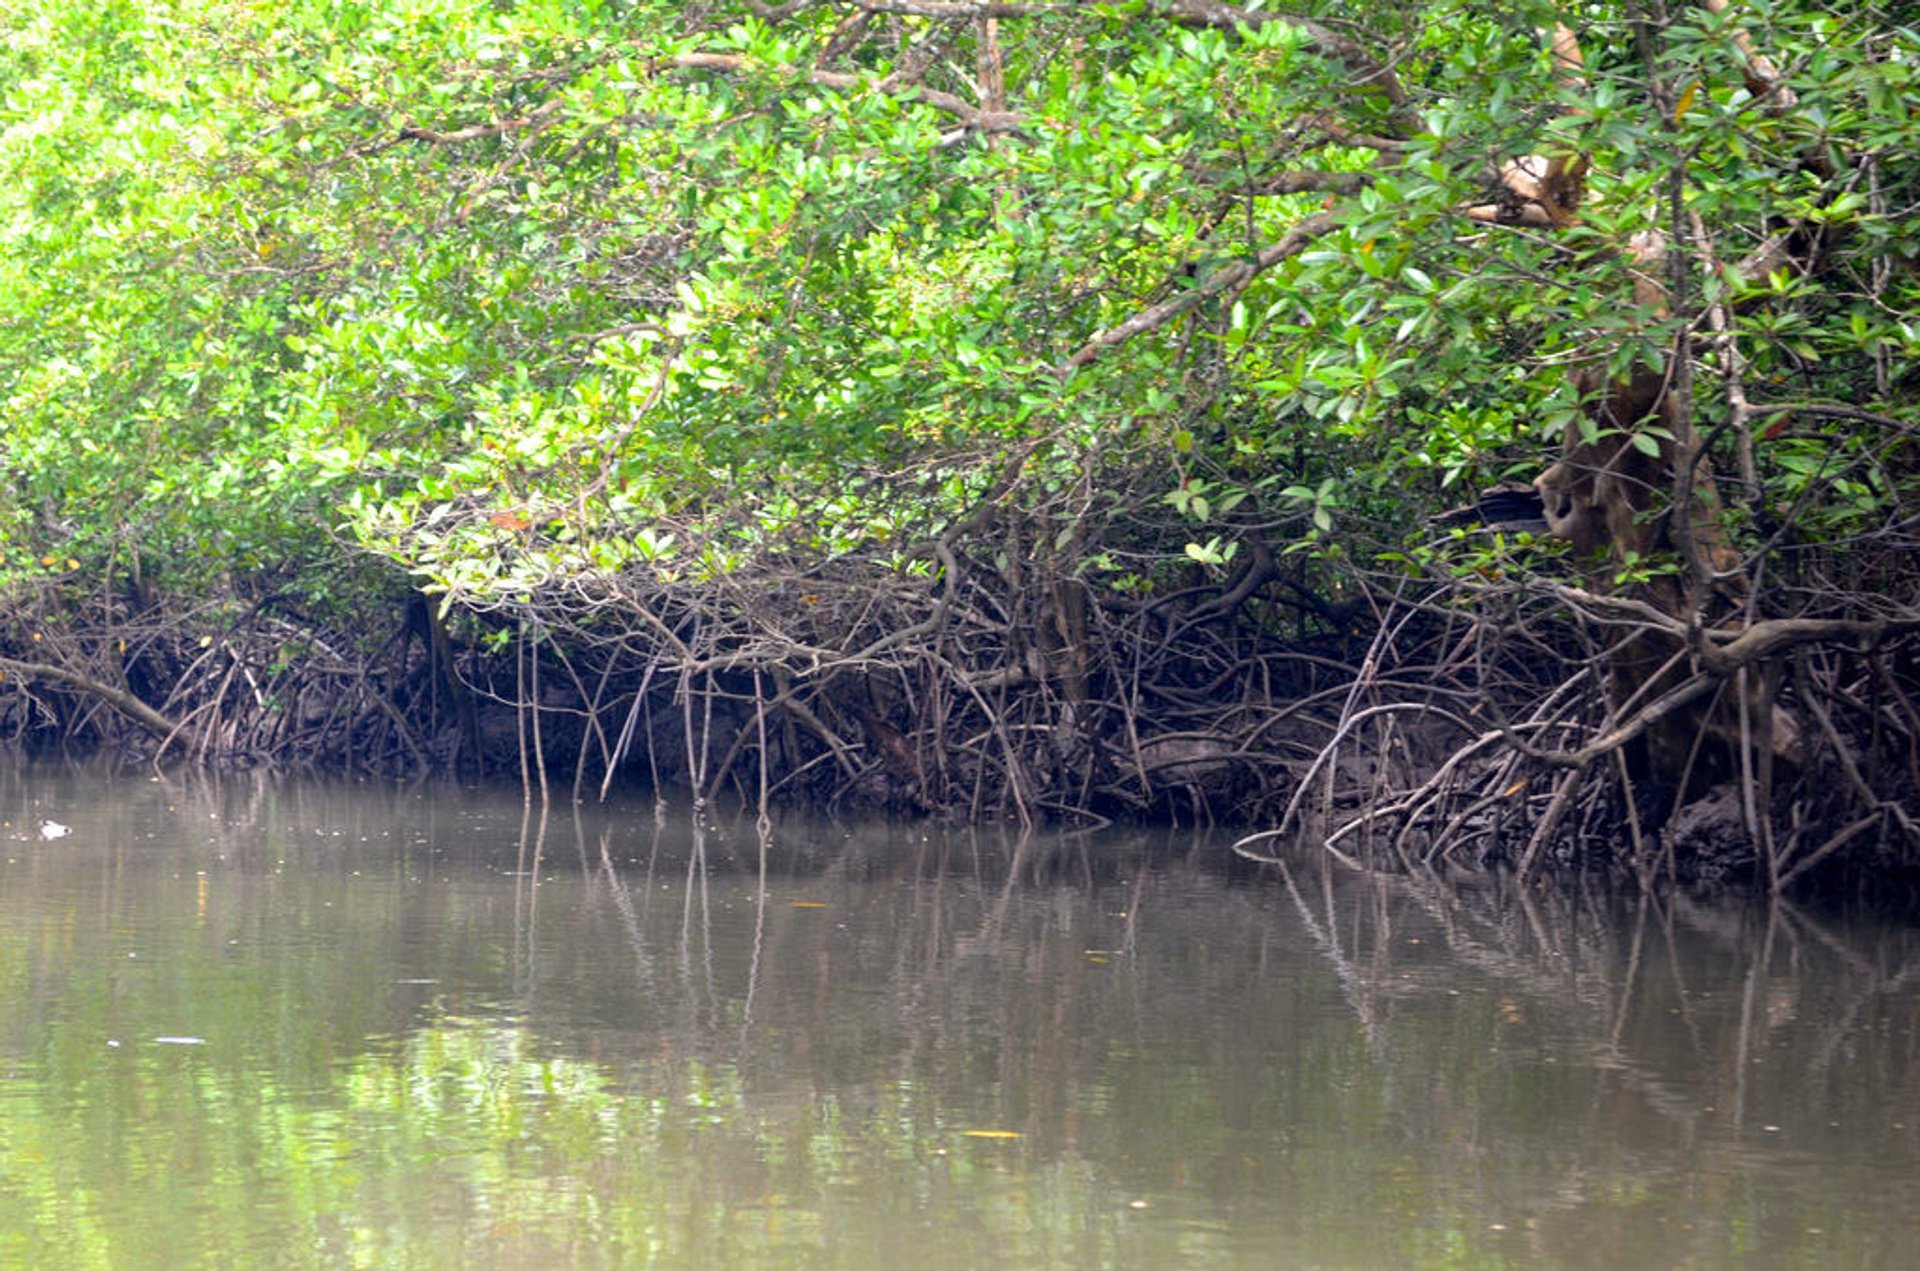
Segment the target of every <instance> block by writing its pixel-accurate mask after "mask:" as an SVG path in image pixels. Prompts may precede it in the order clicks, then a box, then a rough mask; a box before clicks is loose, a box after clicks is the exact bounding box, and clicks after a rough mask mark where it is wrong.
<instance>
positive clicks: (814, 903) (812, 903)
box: [793, 900, 827, 909]
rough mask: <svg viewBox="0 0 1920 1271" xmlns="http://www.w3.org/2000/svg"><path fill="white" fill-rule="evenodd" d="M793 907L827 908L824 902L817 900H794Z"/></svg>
mask: <svg viewBox="0 0 1920 1271" xmlns="http://www.w3.org/2000/svg"><path fill="white" fill-rule="evenodd" d="M793 907H794V908H795V909H825V908H826V907H827V906H826V904H825V903H824V902H822V901H818V900H796V901H794V902H793Z"/></svg>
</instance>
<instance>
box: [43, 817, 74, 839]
mask: <svg viewBox="0 0 1920 1271" xmlns="http://www.w3.org/2000/svg"><path fill="white" fill-rule="evenodd" d="M71 833H73V827H72V826H71V825H62V824H60V822H58V821H42V822H40V837H41V838H43V839H63V838H65V837H67V835H69V834H71Z"/></svg>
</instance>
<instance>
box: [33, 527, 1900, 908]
mask: <svg viewBox="0 0 1920 1271" xmlns="http://www.w3.org/2000/svg"><path fill="white" fill-rule="evenodd" d="M951 564H953V565H954V566H956V567H955V568H951V569H947V570H943V571H941V572H940V573H939V574H938V576H936V577H935V578H933V579H931V580H928V579H922V578H911V577H903V576H900V575H898V574H889V573H884V572H881V571H875V570H873V569H871V568H861V567H858V566H856V565H853V564H842V565H841V566H839V567H838V568H837V569H827V568H822V569H816V570H814V571H812V572H811V573H809V574H808V575H806V576H804V577H795V576H792V575H768V576H764V577H761V578H758V579H750V580H749V579H732V580H729V581H727V582H726V583H725V584H713V585H707V586H703V587H699V588H694V587H677V588H676V587H666V586H662V585H659V584H657V583H653V582H646V581H641V580H613V581H610V582H608V583H606V584H605V585H604V587H603V588H602V590H600V591H599V592H598V593H597V594H595V595H593V596H590V597H585V598H582V597H580V596H578V595H577V594H575V595H572V596H569V597H567V598H565V603H564V604H563V603H560V602H559V601H556V600H552V599H541V598H536V600H535V602H534V603H530V604H528V605H526V606H522V607H517V608H514V609H494V610H490V611H472V610H455V611H453V612H452V613H450V614H448V615H446V616H445V617H444V619H443V618H442V616H441V615H440V613H439V612H438V609H437V607H436V606H435V605H433V604H431V603H430V602H429V601H428V600H427V599H426V598H424V597H421V596H419V595H417V594H415V595H411V596H409V595H406V594H404V593H402V594H396V595H395V596H394V597H393V602H392V604H391V606H390V607H389V608H387V609H386V610H385V621H384V623H382V624H380V626H379V627H375V628H373V629H365V628H361V629H355V628H350V627H347V626H344V625H339V624H329V623H326V622H322V621H319V620H317V619H315V618H314V617H312V616H311V615H310V614H304V613H302V612H301V611H300V610H299V609H298V608H297V607H296V606H294V605H292V604H289V603H285V602H283V601H280V600H276V599H268V600H264V601H259V602H255V603H251V604H248V605H245V606H232V607H229V608H227V609H226V610H224V611H220V612H213V611H207V610H200V611H190V610H180V611H177V612H176V611H169V610H167V609H166V608H165V607H164V606H161V605H159V604H151V605H149V606H148V607H146V608H144V609H138V610H136V609H135V608H133V607H132V606H131V605H130V604H129V603H127V602H123V601H111V602H103V601H101V600H98V599H94V600H91V601H89V602H87V603H84V604H66V605H58V606H56V605H52V604H42V605H40V606H38V607H34V608H17V609H16V610H15V612H14V614H13V617H12V621H11V623H10V624H9V626H8V629H7V634H6V638H5V640H4V644H0V675H4V678H0V729H4V736H5V737H6V738H7V739H9V740H10V741H11V742H12V743H13V744H14V745H16V746H18V747H20V748H22V749H25V750H28V751H33V752H37V753H51V752H74V751H82V750H107V751H111V752H115V753H119V754H124V755H128V756H133V757H138V758H142V759H153V760H157V761H159V762H162V763H195V764H209V765H243V766H261V767H270V768H275V769H281V770H287V771H302V772H352V773H360V774H377V775H380V776H385V777H410V776H419V775H429V774H446V775H456V776H459V777H461V778H464V779H486V780H502V781H512V782H525V783H526V784H527V785H528V786H529V787H530V788H532V789H535V790H537V791H540V792H542V793H544V794H545V795H546V797H549V798H588V799H591V798H597V797H599V796H600V795H601V794H603V793H604V792H605V791H606V790H608V789H610V788H612V787H614V786H617V785H619V786H647V787H653V788H657V789H660V790H662V791H673V792H678V794H677V797H697V798H700V799H708V800H711V799H719V798H723V797H725V798H729V799H739V800H743V801H745V802H746V803H748V804H749V805H755V804H758V803H760V802H762V801H765V802H767V803H769V804H779V805H790V806H805V807H811V808H817V809H823V810H827V811H833V812H843V813H852V812H871V811H877V812H884V813H889V814H895V815H908V816H928V817H938V818H943V819H948V820H955V821H983V820H990V819H992V820H999V819H1004V820H1010V821H1015V822H1022V823H1029V824H1031V823H1041V822H1055V823H1059V822H1065V823H1099V822H1103V821H1116V820H1134V821H1171V822H1175V823H1210V824H1216V825H1224V826H1235V827H1245V828H1246V829H1247V830H1248V831H1249V832H1250V835H1251V836H1250V837H1249V839H1248V840H1247V841H1246V842H1245V844H1244V846H1243V850H1244V851H1246V852H1247V853H1248V854H1250V855H1253V856H1258V855H1260V854H1262V853H1263V852H1264V851H1265V850H1266V847H1265V844H1266V843H1267V842H1270V841H1275V840H1283V839H1292V838H1296V837H1307V838H1310V839H1313V840H1316V841H1320V842H1324V843H1325V844H1326V845H1327V848H1328V850H1330V851H1332V852H1335V853H1338V854H1340V855H1341V856H1343V857H1345V858H1347V859H1350V860H1352V861H1354V862H1356V863H1368V864H1381V863H1384V864H1389V865H1393V866H1396V867H1419V866H1423V865H1428V864H1433V863H1435V862H1442V861H1444V862H1451V863H1460V864H1474V865H1481V864H1488V863H1500V862H1504V863H1506V864H1509V865H1511V866H1513V867H1515V868H1516V869H1518V870H1520V871H1521V872H1522V873H1529V872H1532V871H1535V870H1539V869H1542V868H1545V867H1549V866H1580V867H1590V866H1596V865H1597V866H1601V867H1604V868H1608V869H1615V870H1619V871H1622V872H1624V873H1627V874H1630V875H1632V876H1634V877H1637V878H1639V879H1642V880H1644V881H1648V882H1656V881H1660V880H1674V881H1688V880H1708V881H1720V882H1725V883H1730V884H1735V885H1756V886H1761V887H1769V886H1771V887H1776V888H1779V889H1781V890H1793V889H1796V888H1801V887H1805V886H1808V885H1811V884H1815V883H1821V884H1826V883H1830V882H1831V881H1832V880H1833V879H1834V878H1836V877H1845V878H1855V879H1859V878H1872V877H1875V876H1877V875H1879V874H1882V873H1884V872H1885V871H1888V870H1892V869H1905V868H1907V867H1909V866H1910V864H1911V863H1912V862H1913V861H1914V860H1915V859H1916V857H1915V849H1914V835H1913V825H1912V809H1913V808H1914V807H1915V795H1916V790H1920V746H1917V745H1916V739H1917V738H1920V715H1917V714H1916V711H1915V709H1914V703H1915V702H1920V639H1916V638H1915V637H1914V636H1913V635H1911V634H1907V633H1893V634H1890V635H1889V636H1888V637H1887V638H1885V639H1883V640H1881V641H1879V642H1878V643H1876V644H1875V645H1874V646H1873V647H1872V648H1871V649H1869V650H1867V651H1864V652H1863V651H1860V650H1859V649H1847V648H1839V649H1827V648H1812V647H1803V648H1800V649H1798V650H1797V651H1796V653H1795V656H1794V658H1793V660H1792V662H1791V663H1790V665H1788V666H1787V667H1786V673H1785V674H1783V675H1780V676H1778V677H1777V678H1776V681H1775V683H1774V687H1773V692H1774V695H1775V696H1774V700H1775V702H1776V703H1777V707H1778V710H1779V711H1780V712H1783V714H1784V717H1785V718H1786V719H1787V720H1788V721H1790V726H1791V728H1792V729H1793V745H1792V747H1791V748H1790V749H1778V750H1776V751H1769V752H1766V753H1764V754H1760V755H1759V757H1758V758H1756V754H1758V752H1757V749H1756V747H1754V746H1753V745H1752V744H1751V741H1752V739H1751V738H1750V737H1749V738H1747V739H1746V741H1747V743H1748V744H1746V745H1745V746H1744V747H1743V746H1742V744H1741V740H1742V739H1741V738H1739V737H1737V736H1736V737H1730V736H1728V735H1727V733H1726V731H1725V729H1724V728H1720V729H1718V730H1717V731H1716V726H1714V725H1712V724H1711V723H1709V722H1702V723H1701V724H1700V726H1699V731H1698V733H1697V735H1696V737H1695V739H1694V741H1693V744H1692V745H1691V747H1690V750H1689V752H1688V754H1687V755H1686V759H1685V763H1684V765H1683V766H1681V767H1679V768H1675V767H1673V766H1672V760H1671V759H1670V757H1669V756H1667V755H1665V754H1663V753H1662V752H1660V751H1656V750H1655V749H1654V748H1652V747H1649V746H1648V745H1646V744H1645V738H1644V737H1643V736H1640V735H1637V734H1632V735H1624V736H1615V735H1614V734H1613V733H1610V732H1609V727H1610V725H1611V723H1612V721H1613V720H1614V718H1615V716H1614V714H1613V713H1612V709H1613V708H1612V705H1611V704H1610V700H1609V693H1608V685H1607V682H1606V672H1605V668H1606V667H1607V665H1608V658H1609V655H1610V652H1611V651H1613V650H1614V649H1615V648H1616V647H1617V642H1618V635H1617V632H1615V631H1613V630H1612V629H1610V628H1609V627H1608V626H1607V625H1606V624H1604V623H1601V622H1596V621H1592V620H1591V615H1588V614H1583V613H1580V612H1578V611H1575V610H1572V609H1570V608H1569V607H1568V605H1567V603H1566V599H1565V596H1564V595H1562V594H1560V593H1559V592H1556V591H1555V590H1553V589H1550V588H1534V589H1531V590H1530V589H1527V588H1523V587H1517V586H1511V587H1505V588H1498V589H1496V588H1490V587H1482V588H1479V589H1477V590H1475V591H1472V592H1468V591H1466V590H1463V589H1462V588H1461V587H1459V586H1457V585H1456V586H1438V585H1435V586H1423V587H1419V588H1414V587H1410V586H1407V585H1405V584H1400V585H1398V586H1397V587H1396V588H1395V589H1394V590H1393V591H1391V592H1389V591H1386V590H1384V589H1380V588H1368V587H1365V586H1363V585H1357V584H1356V585H1351V586H1348V587H1346V588H1345V589H1343V590H1342V591H1340V592H1339V593H1337V594H1323V593H1322V592H1321V591H1317V590H1315V589H1313V588H1311V587H1309V586H1308V585H1307V584H1306V583H1304V582H1303V581H1302V580H1300V579H1299V578H1297V577H1289V576H1288V575H1286V574H1284V573H1281V572H1280V571H1279V570H1278V569H1277V568H1276V567H1275V566H1274V564H1273V562H1272V561H1271V560H1270V559H1269V560H1267V561H1264V562H1261V561H1255V562H1252V563H1250V564H1248V565H1246V566H1243V568H1241V569H1240V570H1238V571H1236V572H1235V573H1233V574H1230V575H1228V576H1225V577H1222V578H1219V579H1216V580H1212V581H1206V580H1201V581H1199V582H1197V583H1196V585H1194V586H1192V587H1189V588H1185V589H1181V590H1178V591H1173V592H1170V593H1168V594H1167V595H1165V596H1163V597H1160V598H1157V599H1146V600H1133V599H1128V598H1125V597H1119V596H1113V595H1102V594H1098V593H1096V592H1095V591H1094V590H1093V589H1091V588H1088V587H1086V586H1084V585H1081V584H1079V583H1078V582H1077V581H1075V580H1072V579H1062V578H1057V577H1056V578H1050V579H1043V580H1037V581H1038V583H1039V584H1040V585H1034V583H1035V581H1036V580H1028V581H1027V583H1026V584H1025V585H1016V584H1017V583H1019V580H1016V579H1009V578H1008V577H1006V575H1005V573H1004V572H1000V571H989V570H985V569H969V568H966V567H965V566H962V565H960V563H959V561H958V560H957V559H956V560H953V561H951ZM1563 590H1564V589H1563ZM1727 682H1728V683H1729V684H1730V683H1731V682H1732V677H1727ZM1702 683H1704V684H1705V691H1708V692H1711V691H1713V690H1714V688H1715V686H1714V685H1713V684H1712V683H1711V682H1710V680H1703V681H1702ZM1698 696H1699V693H1697V692H1696V695H1695V697H1696V698H1697V697H1698ZM1688 700H1695V699H1688ZM1701 718H1702V720H1703V721H1705V720H1706V716H1704V715H1703V716H1701ZM1618 731H1619V730H1615V732H1618Z"/></svg>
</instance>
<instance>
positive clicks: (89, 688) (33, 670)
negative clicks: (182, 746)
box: [0, 658, 174, 737]
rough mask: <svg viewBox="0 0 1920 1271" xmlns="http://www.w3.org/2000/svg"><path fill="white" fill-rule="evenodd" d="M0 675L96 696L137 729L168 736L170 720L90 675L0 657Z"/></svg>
mask: <svg viewBox="0 0 1920 1271" xmlns="http://www.w3.org/2000/svg"><path fill="white" fill-rule="evenodd" d="M0 674H6V675H13V676H17V677H18V678H20V679H22V680H29V681H31V680H50V681H52V682H53V683H55V684H60V685H64V686H65V687H67V688H71V689H78V690H79V691H80V692H82V693H85V694H87V695H88V696H89V697H97V698H99V699H100V700H101V701H103V702H105V703H106V704H107V705H109V706H111V707H113V708H114V709H115V710H117V711H119V712H120V713H121V714H122V715H125V716H126V717H127V718H128V719H130V720H132V721H133V722H134V723H136V724H138V725H140V727H142V728H144V729H146V730H147V731H148V732H150V733H153V734H155V735H156V736H159V737H167V736H170V735H171V734H172V733H173V731H174V725H173V721H172V720H170V719H168V718H167V717H166V716H165V715H162V714H161V713H160V712H159V711H157V710H155V709H153V707H151V706H149V705H147V704H146V703H145V702H143V701H141V700H140V699H139V698H137V697H135V696H134V695H133V694H132V693H129V692H127V691H126V690H125V689H123V688H117V687H115V686H114V685H112V684H108V683H106V682H104V681H102V680H96V679H94V678H93V677H92V676H90V675H82V674H81V673H80V672H78V671H69V670H68V669H67V668H65V667H63V666H50V665H48V664H47V663H45V662H20V661H16V660H15V659H13V658H0Z"/></svg>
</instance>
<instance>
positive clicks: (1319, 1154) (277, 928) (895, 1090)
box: [0, 769, 1920, 1271]
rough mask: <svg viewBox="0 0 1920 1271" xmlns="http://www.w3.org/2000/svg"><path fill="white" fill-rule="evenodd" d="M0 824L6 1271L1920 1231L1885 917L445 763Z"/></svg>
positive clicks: (1702, 1251) (1117, 1260) (1900, 982)
mask: <svg viewBox="0 0 1920 1271" xmlns="http://www.w3.org/2000/svg"><path fill="white" fill-rule="evenodd" d="M0 819H3V820H4V821H5V824H4V826H0V835H4V838H3V839H0V849H4V858H3V859H4V866H3V867H0V869H3V871H4V872H0V1266H5V1267H28V1266H31V1267H36V1268H38V1267H69V1266H71V1267H96V1266H97V1267H149V1266H151V1267H184V1266H257V1265H271V1266H275V1267H308V1266H311V1267H349V1266H366V1267H556V1266H583V1267H599V1266H608V1267H612V1266H620V1267H632V1266H673V1267H713V1268H722V1267H724V1268H735V1267H755V1266H767V1267H774V1266H778V1267H795V1266H802V1267H852V1268H868V1267H874V1268H885V1269H887V1271H902V1269H907V1271H930V1269H932V1268H941V1267H954V1268H983V1267H1019V1268H1027V1267H1143V1268H1144V1267H1152V1268H1174V1267H1275V1266H1285V1267H1294V1266H1299V1267H1313V1266H1324V1267H1419V1266H1472V1267H1486V1266H1491V1267H1498V1266H1503V1265H1526V1266H1536V1265H1543V1264H1545V1265H1562V1266H1594V1267H1608V1268H1614V1267H1655V1266H1690V1267H1706V1266H1849V1267H1863V1266H1899V1265H1911V1264H1912V1262H1913V1260H1914V1258H1915V1257H1916V1256H1920V1255H1916V1252H1915V1251H1916V1250H1920V1097H1917V1096H1920V1054H1917V1053H1916V1052H1917V1051H1920V939H1916V932H1915V930H1914V929H1912V928H1910V927H1905V926H1900V925H1897V924H1891V923H1887V922H1885V921H1883V920H1882V921H1871V920H1851V921H1843V920H1841V919H1837V918H1834V917H1832V916H1816V915H1812V914H1808V913H1805V912H1800V911H1796V910H1792V909H1787V908H1780V907H1774V908H1768V907H1765V906H1751V905H1720V906H1716V905H1707V904H1703V903H1695V902H1688V901H1684V900H1672V901H1667V902H1662V903H1659V904H1652V903H1646V902H1642V901H1640V900H1639V899H1638V898H1636V897H1632V896H1626V897H1619V896H1612V895H1608V894H1607V893H1605V892H1604V891H1602V890H1600V889H1598V888H1594V889H1587V890H1583V889H1579V888H1575V889H1572V890H1565V889H1562V890H1551V891H1542V890H1533V889H1515V888H1512V887H1510V886H1506V885H1503V884H1501V883H1499V882H1498V881H1496V880H1488V879H1480V880H1466V881H1464V882H1455V883H1453V884H1451V885H1442V884H1441V883H1440V882H1439V881H1438V880H1433V879H1425V880H1409V879H1404V878H1401V879H1391V878H1366V877H1360V876H1356V875H1353V874H1351V873H1348V872H1345V871H1343V870H1341V869H1340V868H1339V867H1337V866H1335V865H1331V864H1329V863H1327V862H1326V861H1324V859H1320V858H1316V857H1314V856H1311V855H1308V856H1303V857H1302V858H1301V859H1300V860H1299V861H1298V862H1297V863H1295V864H1292V865H1291V866H1289V867H1286V868H1284V869H1275V868H1262V869H1259V870H1257V871H1252V872H1249V870H1250V868H1251V867H1245V868H1241V869H1237V870H1236V869H1233V868H1230V867H1229V864H1228V861H1229V854H1228V853H1227V852H1226V850H1225V846H1224V842H1223V841H1220V840H1206V839H1195V838H1193V837H1191V836H1187V835H1175V834H1169V833H1161V834H1156V835H1142V834H1117V833H1109V834H1102V835H1086V834H1072V835H1060V834H1051V835H1044V836H1041V835H1036V836H1034V837H1032V838H1030V839H1027V840H1026V841H1024V842H1022V841H1020V840H1019V839H1017V838H1016V837H1014V836H1011V835H1006V834H1001V833H999V832H965V831H955V830H936V829H932V828H928V827H924V826H911V825H896V826H887V825H872V824H868V825H861V826H855V827H848V826H840V825H834V824H830V823H826V822H810V821H782V822H779V823H777V824H776V825H775V826H774V827H773V829H772V833H771V835H770V836H769V837H768V839H767V840H766V841H765V847H764V851H763V849H762V842H763V840H762V838H761V836H760V835H759V834H757V833H756V831H755V827H754V824H753V823H752V821H751V820H750V819H748V820H738V819H715V818H707V819H704V820H703V821H702V822H700V823H695V822H694V821H692V820H691V819H690V818H689V816H688V814H687V812H686V811H685V810H684V809H681V810H679V811H675V810H672V809H669V810H668V811H667V813H666V814H665V815H664V816H663V817H659V818H656V816H655V815H654V811H653V808H652V806H651V805H650V804H639V805H635V806H630V807H625V808H615V809H610V810H608V809H599V808H596V809H593V810H591V811H590V812H583V813H581V814H579V815H576V814H575V813H574V812H573V811H572V810H571V809H566V810H563V811H560V812H557V813H554V814H552V815H550V816H548V817H547V818H546V819H545V821H544V823H543V822H542V821H541V819H540V818H539V817H538V816H530V815H528V813H527V811H526V809H525V808H524V807H523V805H522V803H521V801H520V799H519V798H518V796H517V794H505V795H503V794H500V793H497V792H495V793H483V792H474V791H462V790H453V789H441V790H426V791H421V790H399V789H391V788H382V787H378V786H368V785H335V786H320V785H310V784H289V783H274V782H268V781H255V780H229V781H226V782H209V781H186V780H176V779H171V778H169V779H166V780H159V779H154V778H152V777H151V775H150V774H133V775H123V776H119V777H110V776H106V775H103V774H101V773H98V772H79V773H76V772H65V771H61V772H53V771H47V770H42V769H28V770H12V771H5V772H0ZM49 819H50V820H54V821H56V822H58V823H59V824H61V825H65V826H68V827H70V828H71V833H70V834H67V835H65V836H64V837H58V838H43V837H42V836H41V834H40V832H39V829H38V827H39V826H40V824H41V822H42V821H43V820H49Z"/></svg>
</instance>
